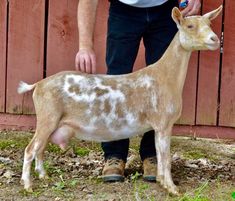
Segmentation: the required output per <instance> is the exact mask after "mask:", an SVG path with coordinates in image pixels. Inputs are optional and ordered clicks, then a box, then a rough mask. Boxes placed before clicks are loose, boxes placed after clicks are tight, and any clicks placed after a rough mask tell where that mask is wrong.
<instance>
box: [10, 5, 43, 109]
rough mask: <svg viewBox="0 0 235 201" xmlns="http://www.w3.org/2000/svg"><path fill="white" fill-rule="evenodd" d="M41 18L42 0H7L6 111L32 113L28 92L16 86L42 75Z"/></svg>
mask: <svg viewBox="0 0 235 201" xmlns="http://www.w3.org/2000/svg"><path fill="white" fill-rule="evenodd" d="M44 18H45V0H34V1H32V0H12V1H9V32H8V57H7V59H8V65H7V108H6V112H7V113H17V114H19V113H24V114H31V113H34V108H33V104H32V97H31V93H27V94H25V95H19V94H17V92H16V90H17V86H18V83H19V81H20V80H23V81H26V82H28V83H34V82H36V81H38V80H40V79H42V77H43V54H44Z"/></svg>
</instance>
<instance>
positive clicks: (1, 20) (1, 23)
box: [0, 0, 7, 112]
mask: <svg viewBox="0 0 235 201" xmlns="http://www.w3.org/2000/svg"><path fill="white" fill-rule="evenodd" d="M6 34H7V1H6V0H3V1H0V72H1V73H0V112H5V96H6V94H5V87H6V40H7V36H6Z"/></svg>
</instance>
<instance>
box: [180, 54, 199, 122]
mask: <svg viewBox="0 0 235 201" xmlns="http://www.w3.org/2000/svg"><path fill="white" fill-rule="evenodd" d="M197 68H198V52H193V53H192V55H191V58H190V61H189V67H188V72H187V76H186V80H185V85H184V91H183V109H182V115H181V117H180V119H179V120H178V121H177V123H178V124H184V125H194V124H195V108H196V87H197Z"/></svg>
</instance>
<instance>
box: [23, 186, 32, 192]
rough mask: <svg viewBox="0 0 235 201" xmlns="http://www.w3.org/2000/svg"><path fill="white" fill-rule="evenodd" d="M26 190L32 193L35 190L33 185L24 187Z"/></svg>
mask: <svg viewBox="0 0 235 201" xmlns="http://www.w3.org/2000/svg"><path fill="white" fill-rule="evenodd" d="M24 190H25V191H26V192H28V193H32V192H33V189H32V187H27V188H26V187H24Z"/></svg>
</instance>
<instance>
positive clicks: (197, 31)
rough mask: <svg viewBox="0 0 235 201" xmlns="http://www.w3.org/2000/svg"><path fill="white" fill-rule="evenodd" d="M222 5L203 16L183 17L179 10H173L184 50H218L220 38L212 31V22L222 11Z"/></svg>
mask: <svg viewBox="0 0 235 201" xmlns="http://www.w3.org/2000/svg"><path fill="white" fill-rule="evenodd" d="M222 8H223V7H222V5H221V6H220V7H219V8H217V9H215V10H213V11H211V12H209V13H206V14H205V15H203V16H189V17H183V15H182V14H181V12H180V10H179V9H178V8H176V7H175V8H173V10H172V18H173V20H174V21H175V23H176V25H177V27H178V29H179V37H180V43H181V45H182V46H183V48H184V49H186V50H189V51H192V50H216V49H217V48H218V47H219V45H220V40H219V38H218V36H217V35H216V34H215V33H214V32H213V31H212V30H211V28H210V22H211V20H213V19H214V18H216V17H217V16H218V15H219V14H220V12H221V11H222Z"/></svg>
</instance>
